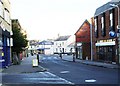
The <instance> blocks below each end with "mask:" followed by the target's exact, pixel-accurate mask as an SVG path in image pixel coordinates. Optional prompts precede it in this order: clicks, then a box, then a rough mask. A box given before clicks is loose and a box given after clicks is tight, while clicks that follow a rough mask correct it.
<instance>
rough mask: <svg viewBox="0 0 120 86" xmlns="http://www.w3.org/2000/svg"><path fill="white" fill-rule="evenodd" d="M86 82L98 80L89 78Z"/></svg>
mask: <svg viewBox="0 0 120 86" xmlns="http://www.w3.org/2000/svg"><path fill="white" fill-rule="evenodd" d="M85 82H96V80H95V79H88V80H85Z"/></svg>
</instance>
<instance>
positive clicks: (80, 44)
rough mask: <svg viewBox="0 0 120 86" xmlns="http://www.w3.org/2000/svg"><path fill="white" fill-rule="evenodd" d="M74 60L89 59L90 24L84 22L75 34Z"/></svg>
mask: <svg viewBox="0 0 120 86" xmlns="http://www.w3.org/2000/svg"><path fill="white" fill-rule="evenodd" d="M75 43H76V44H75V46H76V58H79V59H83V60H85V59H87V60H88V59H90V58H91V57H90V56H91V54H90V53H91V51H90V50H91V49H90V23H89V21H88V20H85V21H84V22H83V24H82V25H81V26H80V28H79V29H78V31H77V32H76V33H75Z"/></svg>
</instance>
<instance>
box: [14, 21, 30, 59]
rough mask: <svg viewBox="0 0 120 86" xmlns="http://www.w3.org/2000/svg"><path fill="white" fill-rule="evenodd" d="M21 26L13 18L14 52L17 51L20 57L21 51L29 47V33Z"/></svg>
mask: <svg viewBox="0 0 120 86" xmlns="http://www.w3.org/2000/svg"><path fill="white" fill-rule="evenodd" d="M21 30H22V29H21V27H20V24H19V22H18V21H17V22H15V20H12V31H13V35H12V38H13V46H12V52H15V53H16V54H17V56H18V59H19V53H20V52H22V51H24V49H25V48H26V47H27V44H28V40H27V35H26V34H24V33H22V31H21Z"/></svg>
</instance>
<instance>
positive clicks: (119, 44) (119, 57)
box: [110, 4, 120, 65]
mask: <svg viewBox="0 0 120 86" xmlns="http://www.w3.org/2000/svg"><path fill="white" fill-rule="evenodd" d="M110 6H112V7H117V9H118V25H117V29H118V33H117V37H118V64H119V65H120V15H119V14H120V13H119V12H120V8H119V6H118V5H115V4H110Z"/></svg>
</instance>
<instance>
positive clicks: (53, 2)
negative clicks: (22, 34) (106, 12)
mask: <svg viewBox="0 0 120 86" xmlns="http://www.w3.org/2000/svg"><path fill="white" fill-rule="evenodd" d="M9 1H10V3H11V18H12V19H18V20H19V22H20V24H21V26H22V28H24V29H25V30H26V31H27V33H28V39H39V40H44V39H53V38H56V37H57V35H58V34H60V35H73V34H74V33H75V32H76V31H77V30H78V29H79V27H80V26H81V24H82V23H83V22H84V20H85V19H90V18H91V17H93V16H94V13H95V10H96V8H98V7H100V6H101V5H103V4H105V3H107V2H109V1H110V0H9Z"/></svg>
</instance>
